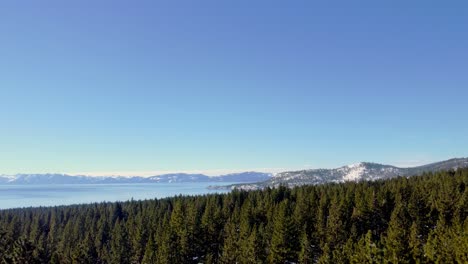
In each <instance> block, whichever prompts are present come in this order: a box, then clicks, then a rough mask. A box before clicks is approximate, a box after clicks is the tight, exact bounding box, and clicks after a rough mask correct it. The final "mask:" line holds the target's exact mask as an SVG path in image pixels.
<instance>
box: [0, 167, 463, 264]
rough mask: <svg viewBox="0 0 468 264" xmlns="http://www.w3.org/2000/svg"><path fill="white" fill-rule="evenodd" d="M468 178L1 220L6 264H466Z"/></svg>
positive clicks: (125, 205) (77, 209)
mask: <svg viewBox="0 0 468 264" xmlns="http://www.w3.org/2000/svg"><path fill="white" fill-rule="evenodd" d="M467 185H468V169H459V170H457V171H447V172H439V173H435V174H424V175H421V176H417V177H411V178H405V177H400V178H396V179H392V180H386V181H376V182H361V183H352V182H350V183H345V184H326V185H320V186H303V187H296V188H293V189H288V188H285V187H280V188H276V189H265V190H262V191H250V192H247V191H233V192H231V193H229V194H215V195H204V196H178V197H173V198H167V199H158V200H146V201H127V202H115V203H96V204H88V205H74V206H59V207H46V208H25V209H9V210H2V211H0V262H1V263H236V262H237V263H288V262H296V263H317V262H318V263H383V262H387V263H418V262H419V263H457V262H458V263H468V188H466V187H467Z"/></svg>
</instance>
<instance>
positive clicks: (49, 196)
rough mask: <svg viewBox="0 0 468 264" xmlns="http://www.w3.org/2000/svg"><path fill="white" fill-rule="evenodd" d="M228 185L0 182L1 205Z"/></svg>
mask: <svg viewBox="0 0 468 264" xmlns="http://www.w3.org/2000/svg"><path fill="white" fill-rule="evenodd" d="M220 184H222V185H228V184H232V183H229V182H223V183H219V182H203V183H150V184H148V183H145V184H135V183H132V184H63V185H62V184H55V185H0V209H7V208H17V207H30V206H54V205H70V204H82V203H94V202H103V201H106V202H114V201H126V200H130V199H132V198H133V199H134V200H143V199H153V198H164V197H170V196H175V195H179V194H183V195H198V194H208V193H224V192H228V191H227V190H209V189H207V187H208V186H209V185H220Z"/></svg>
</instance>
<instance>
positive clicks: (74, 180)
mask: <svg viewBox="0 0 468 264" xmlns="http://www.w3.org/2000/svg"><path fill="white" fill-rule="evenodd" d="M271 177H272V174H270V173H263V172H243V173H233V174H226V175H220V176H207V175H204V174H186V173H173V174H164V175H157V176H150V177H139V176H134V177H123V176H112V177H110V176H109V177H94V176H71V175H67V174H17V175H0V184H108V183H172V182H180V183H184V182H186V183H190V182H259V181H265V180H268V179H270V178H271Z"/></svg>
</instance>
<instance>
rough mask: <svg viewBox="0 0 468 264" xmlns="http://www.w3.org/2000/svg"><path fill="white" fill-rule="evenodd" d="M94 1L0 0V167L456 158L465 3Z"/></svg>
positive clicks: (109, 169)
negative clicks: (20, 0) (9, 0)
mask: <svg viewBox="0 0 468 264" xmlns="http://www.w3.org/2000/svg"><path fill="white" fill-rule="evenodd" d="M97 2H98V1H78V2H75V3H70V2H69V1H67V2H66V3H65V2H64V1H40V2H38V1H31V2H30V3H26V2H21V3H19V2H18V1H11V2H10V3H6V2H3V3H1V4H0V58H1V59H0V100H1V102H0V174H1V173H6V174H10V173H29V172H34V173H41V172H67V173H87V174H145V173H147V174H148V173H153V172H161V171H202V172H207V173H214V172H215V171H216V172H221V171H222V172H227V171H239V170H253V169H255V170H262V169H263V170H283V169H299V168H317V167H336V166H340V165H344V164H348V163H355V162H359V161H373V162H380V163H389V164H396V165H402V166H410V165H415V164H422V163H425V162H431V161H437V160H442V159H447V158H451V157H465V156H468V136H467V135H468V122H467V116H468V115H467V114H468V109H467V98H468V34H467V33H466V32H467V29H468V4H466V3H463V2H459V3H457V2H450V3H446V2H440V1H437V2H431V1H412V2H411V3H408V1H385V2H386V3H383V2H384V1H369V2H366V1H365V2H362V3H360V5H357V4H355V2H353V3H349V2H350V1H343V2H338V1H323V2H322V3H318V2H315V1H295V2H291V1H186V2H182V1H139V2H138V3H135V2H131V3H130V2H127V3H125V2H120V1H99V3H97ZM325 2H326V3H325ZM377 2H378V3H377Z"/></svg>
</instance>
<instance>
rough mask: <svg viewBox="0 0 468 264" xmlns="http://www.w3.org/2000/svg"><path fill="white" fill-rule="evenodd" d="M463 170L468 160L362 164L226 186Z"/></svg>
mask: <svg viewBox="0 0 468 264" xmlns="http://www.w3.org/2000/svg"><path fill="white" fill-rule="evenodd" d="M464 167H468V158H461V159H450V160H446V161H441V162H436V163H431V164H427V165H423V166H418V167H413V168H398V167H395V166H390V165H383V164H377V163H370V162H361V163H358V164H353V165H348V166H343V167H340V168H336V169H314V170H302V171H289V172H282V173H279V174H277V175H276V176H275V177H273V178H271V179H269V180H266V181H263V182H258V183H250V184H236V185H230V186H226V187H227V188H238V189H245V190H254V189H261V188H264V187H277V186H279V185H286V186H289V187H293V186H300V185H316V184H323V183H333V182H334V183H339V182H346V181H363V180H370V181H373V180H380V179H388V178H393V177H397V176H413V175H418V174H421V173H423V172H436V171H442V170H449V169H457V168H464Z"/></svg>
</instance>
